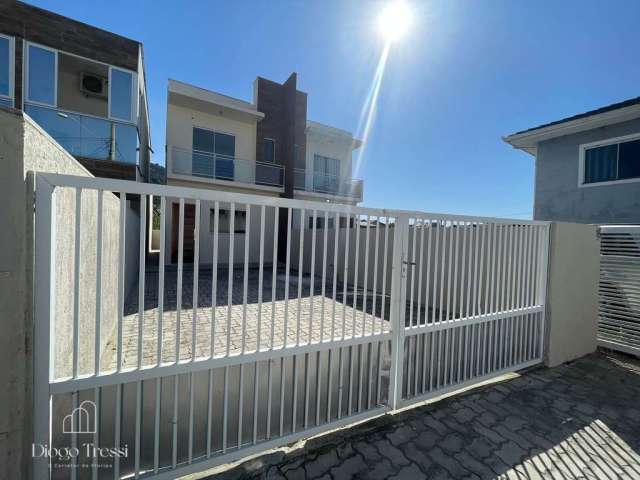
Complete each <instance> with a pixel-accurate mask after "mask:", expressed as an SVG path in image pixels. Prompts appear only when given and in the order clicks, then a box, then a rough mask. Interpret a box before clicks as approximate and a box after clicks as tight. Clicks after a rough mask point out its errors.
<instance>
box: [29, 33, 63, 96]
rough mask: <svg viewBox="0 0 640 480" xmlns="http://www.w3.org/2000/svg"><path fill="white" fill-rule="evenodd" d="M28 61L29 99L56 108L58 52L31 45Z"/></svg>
mask: <svg viewBox="0 0 640 480" xmlns="http://www.w3.org/2000/svg"><path fill="white" fill-rule="evenodd" d="M28 59H29V60H28V69H29V73H28V75H29V80H28V82H27V92H28V93H27V98H28V99H29V100H31V101H33V102H38V103H42V104H45V105H51V106H54V107H55V106H56V90H57V85H56V83H57V79H56V70H57V63H58V59H57V53H56V51H55V50H50V49H48V48H42V47H38V46H36V45H29V50H28Z"/></svg>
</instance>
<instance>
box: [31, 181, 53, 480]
mask: <svg viewBox="0 0 640 480" xmlns="http://www.w3.org/2000/svg"><path fill="white" fill-rule="evenodd" d="M35 183H36V220H35V239H36V242H35V247H36V248H35V287H36V288H35V318H34V321H35V336H34V357H35V358H34V369H33V379H34V388H33V395H34V398H33V441H34V443H36V444H41V445H49V446H51V396H50V392H49V382H50V380H52V379H53V376H54V354H53V352H55V348H54V347H55V345H54V341H55V340H54V339H55V337H54V336H53V332H54V318H55V300H54V299H55V289H56V279H55V267H54V263H53V262H54V260H55V247H56V224H55V218H56V208H55V197H54V187H53V185H51V184H50V183H48V182H47V181H46V180H44V179H43V178H41V177H38V176H36V182H35ZM32 478H33V479H34V480H42V479H46V478H51V470H50V462H49V459H48V458H46V456H44V455H43V456H41V457H36V458H34V460H33V470H32Z"/></svg>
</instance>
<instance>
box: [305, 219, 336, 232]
mask: <svg viewBox="0 0 640 480" xmlns="http://www.w3.org/2000/svg"><path fill="white" fill-rule="evenodd" d="M340 220H342V218H341V219H340ZM334 226H335V219H334V218H333V217H329V230H333V228H334ZM340 226H341V227H342V224H341V225H340ZM311 229H313V217H309V230H311ZM316 229H317V230H318V229H319V230H322V229H324V217H316Z"/></svg>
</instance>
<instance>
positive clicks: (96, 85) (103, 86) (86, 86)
mask: <svg viewBox="0 0 640 480" xmlns="http://www.w3.org/2000/svg"><path fill="white" fill-rule="evenodd" d="M80 91H81V92H82V93H84V94H85V95H87V96H91V97H99V98H107V91H108V90H107V79H106V78H105V77H101V76H100V75H96V74H95V73H86V72H82V73H80Z"/></svg>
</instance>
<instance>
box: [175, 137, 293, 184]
mask: <svg viewBox="0 0 640 480" xmlns="http://www.w3.org/2000/svg"><path fill="white" fill-rule="evenodd" d="M170 155H171V172H170V173H173V174H177V175H187V176H191V177H201V178H208V179H217V180H226V181H229V182H241V183H250V184H254V185H263V186H268V187H279V188H281V187H282V186H283V185H284V167H283V166H282V165H278V164H275V163H265V162H256V161H253V160H245V159H241V158H237V157H232V156H229V155H221V154H216V153H207V152H199V151H195V150H188V149H184V148H178V147H171V149H170Z"/></svg>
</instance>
